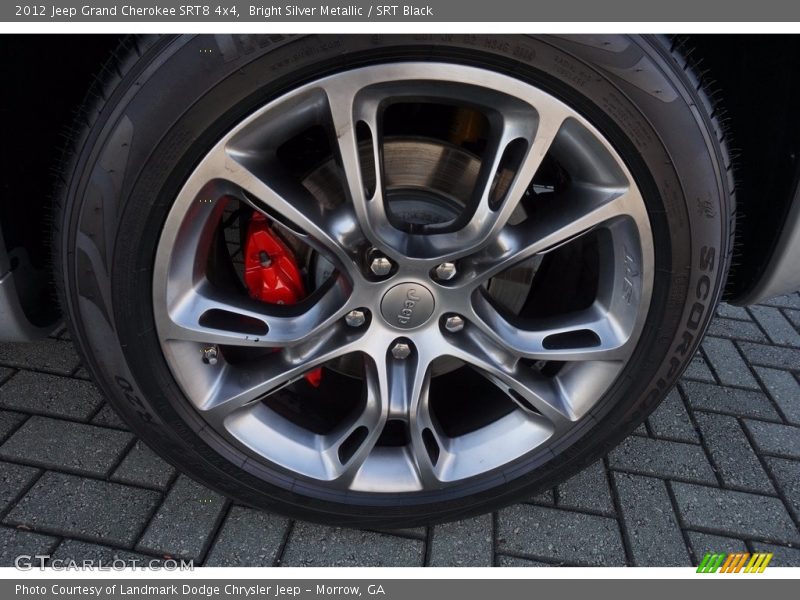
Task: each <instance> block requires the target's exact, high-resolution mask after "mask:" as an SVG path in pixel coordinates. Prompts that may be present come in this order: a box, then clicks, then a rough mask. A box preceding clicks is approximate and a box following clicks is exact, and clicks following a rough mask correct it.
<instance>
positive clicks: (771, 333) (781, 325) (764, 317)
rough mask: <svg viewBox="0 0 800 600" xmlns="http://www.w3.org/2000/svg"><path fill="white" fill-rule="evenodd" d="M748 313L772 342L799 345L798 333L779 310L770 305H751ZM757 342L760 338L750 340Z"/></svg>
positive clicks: (783, 344) (799, 334)
mask: <svg viewBox="0 0 800 600" xmlns="http://www.w3.org/2000/svg"><path fill="white" fill-rule="evenodd" d="M750 313H751V314H752V315H753V317H755V319H756V321H758V324H759V325H761V328H762V329H763V330H764V331H766V333H767V336H768V337H769V339H770V341H771V342H772V343H773V344H780V345H781V346H794V347H795V348H798V347H800V333H797V331H796V330H795V328H794V327H793V326H792V324H791V323H790V322H789V321H788V320H787V319H786V317H784V316H783V314H782V313H781V311H780V310H778V309H777V308H774V307H771V306H751V307H750ZM751 341H754V342H758V341H760V340H751Z"/></svg>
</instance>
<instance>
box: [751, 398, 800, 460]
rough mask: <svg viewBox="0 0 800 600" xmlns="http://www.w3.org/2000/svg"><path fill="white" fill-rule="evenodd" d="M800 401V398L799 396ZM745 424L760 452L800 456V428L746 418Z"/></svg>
mask: <svg viewBox="0 0 800 600" xmlns="http://www.w3.org/2000/svg"><path fill="white" fill-rule="evenodd" d="M798 401H800V398H798ZM745 426H746V427H747V430H748V431H749V432H750V435H751V436H752V438H753V443H754V444H755V445H756V448H758V450H759V451H760V452H765V453H767V454H777V455H779V456H788V457H790V458H800V429H799V428H797V427H793V426H791V425H778V424H777V423H765V422H764V421H752V420H750V419H747V420H745Z"/></svg>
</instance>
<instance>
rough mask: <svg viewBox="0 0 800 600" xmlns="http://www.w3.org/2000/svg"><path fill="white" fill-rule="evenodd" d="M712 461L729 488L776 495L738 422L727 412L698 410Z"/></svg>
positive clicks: (697, 417)
mask: <svg viewBox="0 0 800 600" xmlns="http://www.w3.org/2000/svg"><path fill="white" fill-rule="evenodd" d="M695 418H696V419H697V424H698V425H699V426H700V431H701V432H702V433H703V439H705V441H706V447H707V448H708V450H709V452H710V453H711V460H712V461H713V462H714V464H715V465H716V466H717V470H718V472H719V474H720V477H722V481H723V483H724V484H725V486H726V487H731V488H737V489H741V490H745V491H749V492H762V493H765V494H774V493H775V489H774V488H773V486H772V483H771V482H770V480H769V476H768V475H767V474H766V473H765V472H764V469H763V468H762V467H761V462H760V461H759V460H758V457H757V456H756V453H755V452H754V451H753V448H752V447H751V446H750V442H748V441H747V437H746V436H745V433H744V431H743V430H742V427H741V426H740V425H739V421H737V420H736V418H734V417H730V416H727V415H715V414H710V413H702V412H697V413H695Z"/></svg>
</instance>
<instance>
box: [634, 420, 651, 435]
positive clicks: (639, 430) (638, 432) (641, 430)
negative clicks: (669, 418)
mask: <svg viewBox="0 0 800 600" xmlns="http://www.w3.org/2000/svg"><path fill="white" fill-rule="evenodd" d="M631 435H638V436H641V437H650V434H649V433H647V426H646V425H645V424H644V423H642V424H641V425H639V426H638V427H637V428H636V429H634V430H633V431H631Z"/></svg>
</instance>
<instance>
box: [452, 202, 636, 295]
mask: <svg viewBox="0 0 800 600" xmlns="http://www.w3.org/2000/svg"><path fill="white" fill-rule="evenodd" d="M640 203H641V197H640V196H639V193H638V192H637V191H634V190H630V189H624V188H622V189H621V188H616V187H588V188H583V189H575V190H571V191H570V192H569V193H566V194H564V195H563V196H556V197H553V198H552V199H550V201H549V202H548V205H547V206H544V207H543V211H542V214H537V215H536V217H535V218H531V219H528V220H526V221H524V222H523V223H521V224H519V225H517V226H514V227H507V228H506V229H504V230H503V231H501V232H499V234H498V235H497V237H496V238H495V240H494V241H493V243H492V244H491V245H490V246H488V247H487V248H486V249H485V250H484V251H482V252H481V253H479V254H476V255H474V256H473V257H471V258H470V265H469V268H468V269H467V270H465V272H464V274H463V275H462V277H461V278H460V280H459V281H458V282H457V283H456V284H457V285H460V286H463V287H464V288H465V289H475V288H477V287H479V286H480V285H482V284H483V283H484V282H485V281H486V280H487V279H489V278H491V277H493V276H495V275H497V274H498V273H501V272H503V271H505V270H506V269H508V268H510V267H512V266H513V265H515V264H518V263H520V262H522V261H524V260H525V259H527V258H530V257H531V256H534V255H536V254H541V253H546V252H549V251H552V250H554V249H556V248H558V247H560V246H562V245H564V244H565V243H568V242H571V241H573V240H575V239H577V238H578V237H580V236H582V235H584V234H586V233H588V232H590V231H592V230H594V229H595V228H597V227H599V226H603V225H605V224H608V223H609V222H610V221H612V220H614V219H618V218H624V217H626V216H632V215H634V216H635V217H636V218H637V219H638V220H640V221H641V220H642V219H646V214H644V213H643V209H642V208H641V205H640Z"/></svg>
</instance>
